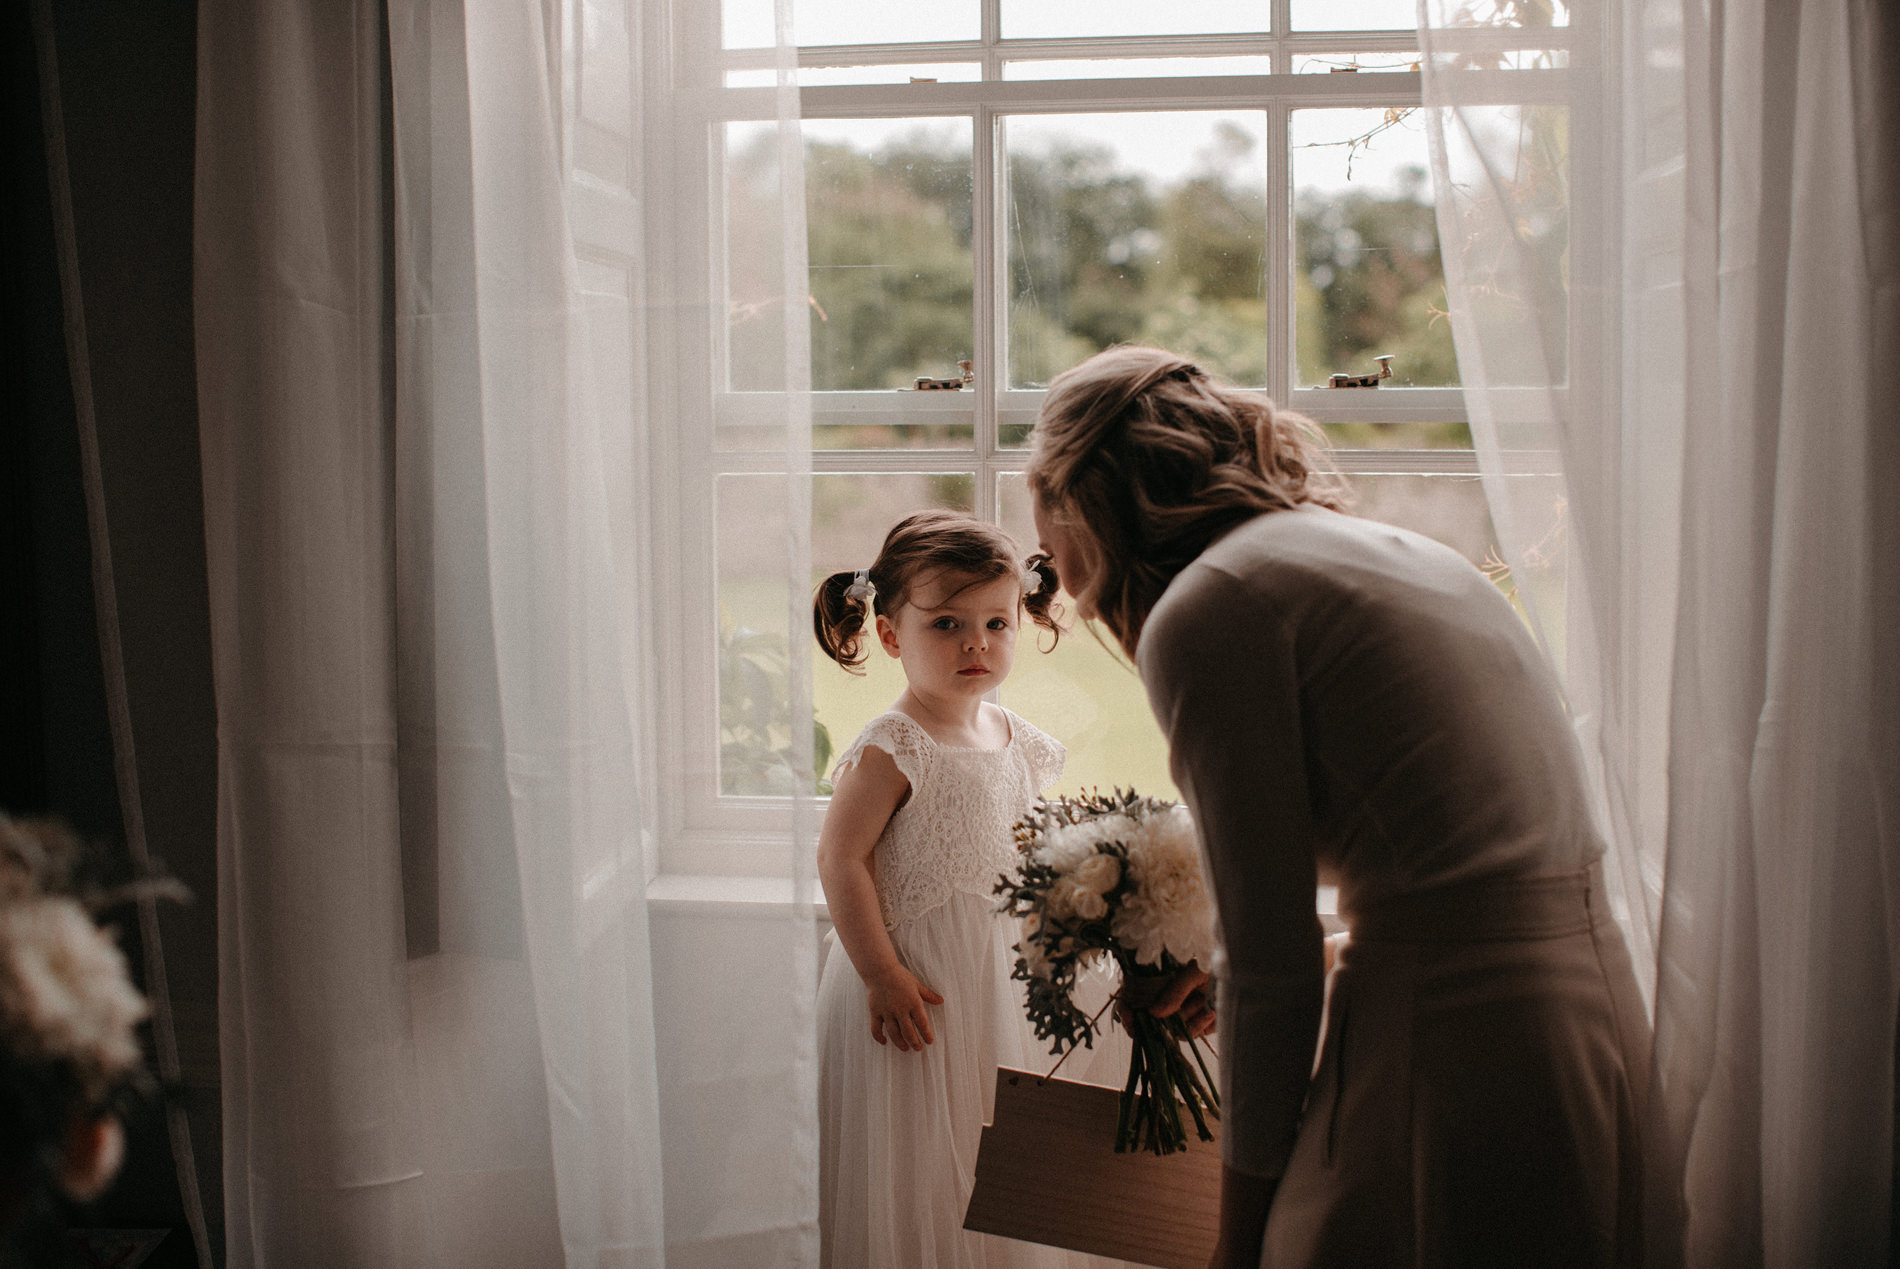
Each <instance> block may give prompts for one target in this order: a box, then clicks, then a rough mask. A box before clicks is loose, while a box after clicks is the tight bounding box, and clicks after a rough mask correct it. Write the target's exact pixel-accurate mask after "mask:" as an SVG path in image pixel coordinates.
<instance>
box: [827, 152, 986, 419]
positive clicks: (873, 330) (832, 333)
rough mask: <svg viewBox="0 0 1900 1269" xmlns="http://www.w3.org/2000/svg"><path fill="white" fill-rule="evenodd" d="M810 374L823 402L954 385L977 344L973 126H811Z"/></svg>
mask: <svg viewBox="0 0 1900 1269" xmlns="http://www.w3.org/2000/svg"><path fill="white" fill-rule="evenodd" d="M804 133H805V216H806V225H807V230H808V233H809V241H810V244H811V245H810V251H811V302H812V324H811V375H812V387H813V388H814V389H816V390H817V391H820V392H826V391H845V390H861V389H874V388H908V387H909V386H911V384H912V382H913V381H914V380H915V379H916V378H917V377H918V376H920V375H923V376H929V377H931V378H950V377H954V376H956V375H957V374H958V370H957V362H958V361H960V360H967V359H969V357H970V356H971V345H972V342H973V340H974V338H975V337H974V334H973V319H972V316H971V314H972V308H971V305H972V291H973V279H974V277H975V274H974V272H973V269H972V265H971V254H970V233H971V228H970V215H971V160H970V149H971V125H970V121H969V120H967V119H949V120H943V119H938V120H920V119H822V120H821V119H808V120H806V121H805V123H804Z"/></svg>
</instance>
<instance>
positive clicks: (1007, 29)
mask: <svg viewBox="0 0 1900 1269" xmlns="http://www.w3.org/2000/svg"><path fill="white" fill-rule="evenodd" d="M1002 2H1003V37H1004V38H1005V39H1011V40H1020V39H1062V38H1064V37H1068V36H1099V35H1224V34H1228V33H1237V32H1242V31H1265V30H1266V29H1267V26H1268V23H1269V21H1270V17H1269V15H1270V13H1271V12H1272V9H1273V6H1272V4H1271V3H1269V0H1171V2H1170V3H1167V4H1156V3H1154V0H1002Z"/></svg>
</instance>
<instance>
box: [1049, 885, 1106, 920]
mask: <svg viewBox="0 0 1900 1269" xmlns="http://www.w3.org/2000/svg"><path fill="white" fill-rule="evenodd" d="M1058 907H1060V908H1061V909H1062V910H1063V911H1065V912H1073V913H1074V914H1075V915H1076V916H1079V917H1081V918H1082V919H1083V920H1084V921H1099V920H1101V919H1102V918H1103V917H1105V916H1107V915H1108V900H1106V899H1104V898H1102V896H1101V894H1100V893H1098V892H1097V891H1094V890H1091V889H1089V888H1088V887H1086V886H1084V885H1083V884H1082V883H1081V882H1080V881H1079V880H1078V879H1077V878H1075V877H1074V876H1068V877H1064V878H1063V879H1062V880H1061V881H1058V882H1056V884H1055V885H1054V886H1052V887H1050V890H1049V910H1050V911H1051V912H1055V911H1056V910H1057V908H1058Z"/></svg>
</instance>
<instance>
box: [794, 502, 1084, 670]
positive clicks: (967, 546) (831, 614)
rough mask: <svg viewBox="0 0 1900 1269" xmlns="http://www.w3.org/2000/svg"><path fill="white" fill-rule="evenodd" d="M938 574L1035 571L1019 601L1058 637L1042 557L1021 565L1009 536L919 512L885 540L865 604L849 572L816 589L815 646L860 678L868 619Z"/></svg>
mask: <svg viewBox="0 0 1900 1269" xmlns="http://www.w3.org/2000/svg"><path fill="white" fill-rule="evenodd" d="M938 569H942V570H945V571H948V572H951V573H955V574H957V575H958V576H960V577H968V578H969V579H970V581H969V583H968V584H969V585H977V584H980V583H982V582H987V581H990V580H992V579H994V578H998V577H1004V576H1010V577H1015V576H1020V575H1021V574H1022V573H1023V571H1024V570H1025V569H1033V570H1034V571H1035V573H1036V575H1037V577H1038V578H1039V579H1040V583H1041V584H1040V585H1038V586H1037V587H1036V589H1035V591H1034V592H1033V593H1031V594H1028V595H1024V596H1023V609H1024V610H1025V611H1026V612H1028V614H1029V618H1030V620H1031V621H1034V622H1035V623H1036V624H1037V625H1039V626H1041V627H1042V628H1043V629H1044V630H1047V631H1049V632H1050V633H1051V634H1053V635H1054V636H1055V637H1056V638H1058V639H1059V638H1061V636H1062V630H1061V627H1060V626H1059V625H1058V624H1057V617H1058V616H1059V613H1058V611H1057V609H1056V588H1057V586H1058V585H1059V584H1060V581H1059V579H1058V578H1057V577H1056V569H1055V565H1054V564H1052V563H1050V561H1049V557H1048V556H1046V555H1032V556H1029V557H1028V558H1027V559H1025V558H1024V557H1023V556H1022V555H1021V553H1020V551H1019V549H1018V547H1017V546H1016V543H1015V542H1014V541H1013V540H1012V539H1011V538H1010V536H1009V534H1007V533H1005V532H1003V531H1002V530H1001V529H1000V528H998V527H997V526H995V525H993V524H985V523H984V522H983V521H981V520H977V519H974V518H972V517H970V516H967V515H963V514H960V513H958V512H955V511H919V512H917V513H916V514H915V515H910V516H906V517H904V518H903V519H902V520H899V521H898V522H897V523H896V524H894V525H892V526H891V531H890V532H889V533H887V534H885V535H884V546H883V549H881V550H880V551H879V552H878V553H877V559H876V560H874V561H872V563H871V567H870V569H869V570H868V572H869V574H870V577H869V580H870V583H871V585H872V586H874V587H875V588H876V591H877V593H876V597H875V598H874V599H873V600H872V601H871V602H870V603H865V602H863V601H862V600H861V599H858V598H856V597H854V596H852V595H851V594H849V593H848V592H849V591H850V589H851V586H852V583H853V582H854V581H855V580H856V576H857V575H856V574H855V573H853V572H849V571H847V572H843V573H833V574H831V576H829V577H827V578H825V579H824V580H823V581H821V582H819V583H818V589H817V592H816V593H815V594H814V595H813V596H812V604H811V624H812V631H813V633H815V634H816V635H817V636H818V646H819V647H821V648H823V649H824V650H825V655H826V656H828V657H830V658H831V659H832V660H833V661H836V662H837V663H838V664H839V665H842V666H843V667H844V668H845V669H847V670H850V671H851V672H852V673H854V674H857V673H862V671H861V670H859V669H858V667H859V666H860V665H863V664H864V656H865V650H864V641H865V636H866V634H867V633H869V632H871V631H872V630H874V629H875V625H876V623H875V622H874V621H873V620H872V618H873V617H874V616H875V615H877V614H879V613H885V614H889V613H894V612H896V611H897V610H898V609H899V608H902V607H903V606H904V604H905V602H906V601H908V600H909V598H910V592H911V588H912V587H913V586H914V585H916V583H917V579H918V578H920V577H921V576H923V575H924V574H925V573H929V572H933V571H935V570H938ZM1051 646H1054V645H1053V644H1052V645H1051Z"/></svg>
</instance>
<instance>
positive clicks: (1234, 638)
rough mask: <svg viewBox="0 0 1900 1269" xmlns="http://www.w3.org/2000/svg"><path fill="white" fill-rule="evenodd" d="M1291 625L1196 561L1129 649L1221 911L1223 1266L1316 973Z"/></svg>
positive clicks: (1285, 1138)
mask: <svg viewBox="0 0 1900 1269" xmlns="http://www.w3.org/2000/svg"><path fill="white" fill-rule="evenodd" d="M1296 638H1297V631H1296V629H1295V627H1294V623H1293V622H1292V621H1290V620H1289V618H1288V613H1287V609H1286V606H1285V605H1283V604H1282V603H1280V602H1278V601H1277V600H1275V601H1273V602H1269V601H1268V599H1267V598H1266V597H1264V596H1263V595H1262V594H1260V593H1259V592H1258V590H1257V589H1256V585H1255V583H1254V582H1251V581H1248V580H1243V579H1241V578H1237V577H1234V576H1232V575H1229V574H1227V573H1224V572H1221V571H1219V570H1216V569H1213V568H1209V567H1205V566H1195V567H1192V568H1191V569H1190V571H1189V572H1187V573H1184V574H1182V575H1181V576H1180V577H1178V578H1176V580H1175V583H1174V585H1173V586H1172V587H1171V588H1170V589H1169V591H1168V593H1167V595H1166V596H1165V598H1164V599H1163V601H1162V603H1161V604H1159V605H1157V606H1156V608H1155V610H1154V612H1153V613H1152V614H1151V615H1150V617H1149V620H1148V623H1147V625H1146V627H1144V629H1143V631H1142V638H1141V645H1140V649H1139V655H1138V658H1137V660H1138V665H1139V667H1140V669H1141V675H1142V680H1143V682H1144V683H1145V684H1146V685H1147V688H1148V696H1149V702H1150V704H1151V705H1152V706H1153V708H1154V712H1155V718H1156V721H1157V722H1158V723H1159V724H1160V726H1161V730H1162V733H1163V734H1164V735H1165V736H1166V737H1167V738H1168V750H1169V767H1170V769H1171V770H1172V772H1173V774H1174V779H1175V783H1176V784H1177V785H1178V786H1179V788H1180V789H1181V793H1182V796H1183V798H1184V799H1185V800H1186V801H1187V804H1188V806H1189V808H1190V809H1191V810H1192V811H1193V813H1194V818H1195V823H1196V826H1197V828H1198V830H1199V832H1200V835H1201V841H1202V844H1203V847H1204V849H1205V851H1206V856H1207V864H1208V872H1209V879H1210V881H1211V883H1212V885H1213V889H1214V899H1215V906H1216V909H1217V911H1218V912H1219V915H1220V924H1221V931H1220V933H1221V938H1220V946H1219V950H1218V953H1217V956H1216V960H1215V965H1214V967H1213V968H1214V970H1215V977H1216V979H1217V980H1218V982H1219V999H1218V1004H1219V1032H1220V1055H1221V1057H1220V1065H1221V1085H1222V1095H1223V1096H1222V1107H1221V1121H1222V1134H1221V1155H1222V1160H1223V1162H1224V1163H1225V1165H1226V1168H1227V1171H1228V1172H1229V1173H1230V1174H1231V1177H1230V1182H1231V1183H1230V1184H1228V1185H1226V1186H1224V1187H1223V1193H1224V1195H1225V1196H1227V1197H1228V1198H1231V1199H1232V1200H1233V1201H1234V1202H1235V1203H1236V1204H1239V1203H1240V1202H1241V1200H1242V1199H1245V1200H1247V1202H1246V1204H1245V1205H1244V1206H1237V1207H1236V1208H1235V1210H1232V1211H1230V1212H1225V1213H1224V1215H1223V1218H1222V1229H1223V1248H1224V1253H1225V1254H1227V1255H1229V1256H1231V1257H1232V1258H1233V1263H1249V1264H1251V1263H1257V1259H1258V1256H1259V1238H1260V1234H1261V1231H1262V1230H1263V1229H1264V1226H1265V1212H1266V1208H1267V1206H1268V1204H1269V1203H1270V1201H1271V1196H1272V1192H1273V1188H1274V1186H1275V1184H1276V1183H1277V1178H1278V1177H1279V1176H1280V1175H1281V1174H1282V1173H1283V1172H1284V1171H1285V1169H1286V1164H1287V1159H1288V1157H1289V1156H1290V1155H1291V1153H1292V1149H1293V1141H1294V1137H1295V1135H1296V1133H1297V1131H1298V1128H1299V1120H1300V1109H1301V1106H1302V1103H1303V1102H1304V1100H1305V1095H1306V1086H1307V1082H1308V1080H1309V1078H1310V1076H1311V1073H1312V1068H1313V1051H1314V1046H1315V1044H1316V1042H1317V1040H1318V1032H1319V1016H1320V1001H1321V994H1322V990H1323V986H1324V982H1325V970H1324V962H1323V958H1322V950H1321V948H1322V940H1321V930H1320V923H1319V917H1318V914H1317V913H1316V912H1315V910H1314V893H1315V888H1316V885H1317V880H1318V877H1317V871H1318V866H1317V861H1316V857H1315V840H1316V829H1315V825H1314V820H1313V810H1312V801H1311V792H1310V790H1309V789H1308V787H1307V783H1306V780H1307V772H1308V761H1309V755H1308V754H1307V752H1306V745H1305V740H1304V729H1303V726H1302V718H1301V691H1300V688H1301V683H1300V669H1299V664H1298V657H1297V655H1296V646H1295V644H1296ZM1250 1256H1251V1257H1252V1258H1253V1259H1252V1260H1249V1257H1250Z"/></svg>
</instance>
